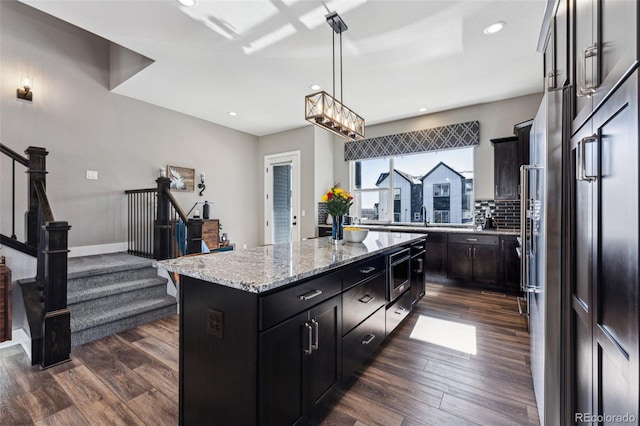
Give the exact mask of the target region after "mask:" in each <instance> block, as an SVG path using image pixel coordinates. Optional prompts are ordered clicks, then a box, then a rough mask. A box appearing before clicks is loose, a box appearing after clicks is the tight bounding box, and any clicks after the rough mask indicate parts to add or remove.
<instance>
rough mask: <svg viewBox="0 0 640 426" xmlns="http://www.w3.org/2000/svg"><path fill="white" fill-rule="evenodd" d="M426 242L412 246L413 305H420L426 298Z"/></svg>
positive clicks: (421, 241) (422, 241)
mask: <svg viewBox="0 0 640 426" xmlns="http://www.w3.org/2000/svg"><path fill="white" fill-rule="evenodd" d="M424 244H425V241H424V240H420V241H419V242H417V243H415V244H412V245H411V304H412V305H414V304H416V303H418V300H420V299H421V298H422V296H424V291H425V269H424V254H425V249H424Z"/></svg>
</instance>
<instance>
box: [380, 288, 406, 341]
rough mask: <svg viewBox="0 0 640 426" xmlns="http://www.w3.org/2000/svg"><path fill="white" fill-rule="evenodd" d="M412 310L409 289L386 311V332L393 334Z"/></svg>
mask: <svg viewBox="0 0 640 426" xmlns="http://www.w3.org/2000/svg"><path fill="white" fill-rule="evenodd" d="M409 312H411V292H410V291H407V292H406V293H405V294H403V295H402V296H400V297H399V298H398V300H396V301H395V302H393V305H391V306H390V307H389V309H387V312H386V334H387V336H388V335H389V334H391V332H392V331H393V330H395V328H396V327H397V326H398V325H400V323H401V322H402V320H403V319H405V318H406V317H407V315H409Z"/></svg>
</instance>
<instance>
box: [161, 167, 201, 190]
mask: <svg viewBox="0 0 640 426" xmlns="http://www.w3.org/2000/svg"><path fill="white" fill-rule="evenodd" d="M195 174H196V170H195V169H189V168H186V167H176V166H167V177H168V178H169V179H171V184H170V186H169V188H170V189H171V190H172V191H185V192H193V190H194V188H195V186H194V179H195Z"/></svg>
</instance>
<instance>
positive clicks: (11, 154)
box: [0, 143, 29, 167]
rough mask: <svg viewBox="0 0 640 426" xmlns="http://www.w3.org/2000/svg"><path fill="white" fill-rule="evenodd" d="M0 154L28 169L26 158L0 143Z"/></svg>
mask: <svg viewBox="0 0 640 426" xmlns="http://www.w3.org/2000/svg"><path fill="white" fill-rule="evenodd" d="M0 152H2V153H3V154H5V155H8V156H9V157H11V158H12V159H14V160H16V161H17V162H18V163H20V164H22V165H23V166H25V167H29V160H28V159H27V158H26V157H23V156H22V155H20V154H18V153H17V152H15V151H14V150H12V149H11V148H9V147H8V146H6V145H4V144H1V143H0Z"/></svg>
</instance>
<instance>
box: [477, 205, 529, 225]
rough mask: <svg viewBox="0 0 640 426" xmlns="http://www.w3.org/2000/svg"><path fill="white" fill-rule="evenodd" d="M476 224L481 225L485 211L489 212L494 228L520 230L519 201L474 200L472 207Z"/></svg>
mask: <svg viewBox="0 0 640 426" xmlns="http://www.w3.org/2000/svg"><path fill="white" fill-rule="evenodd" d="M474 207H475V208H474V210H475V212H474V217H475V220H476V224H483V223H484V217H485V210H486V208H487V207H488V208H489V209H490V210H491V216H492V217H493V220H494V223H495V224H496V228H498V229H509V230H519V229H520V200H508V201H507V200H476V201H475V206H474Z"/></svg>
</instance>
